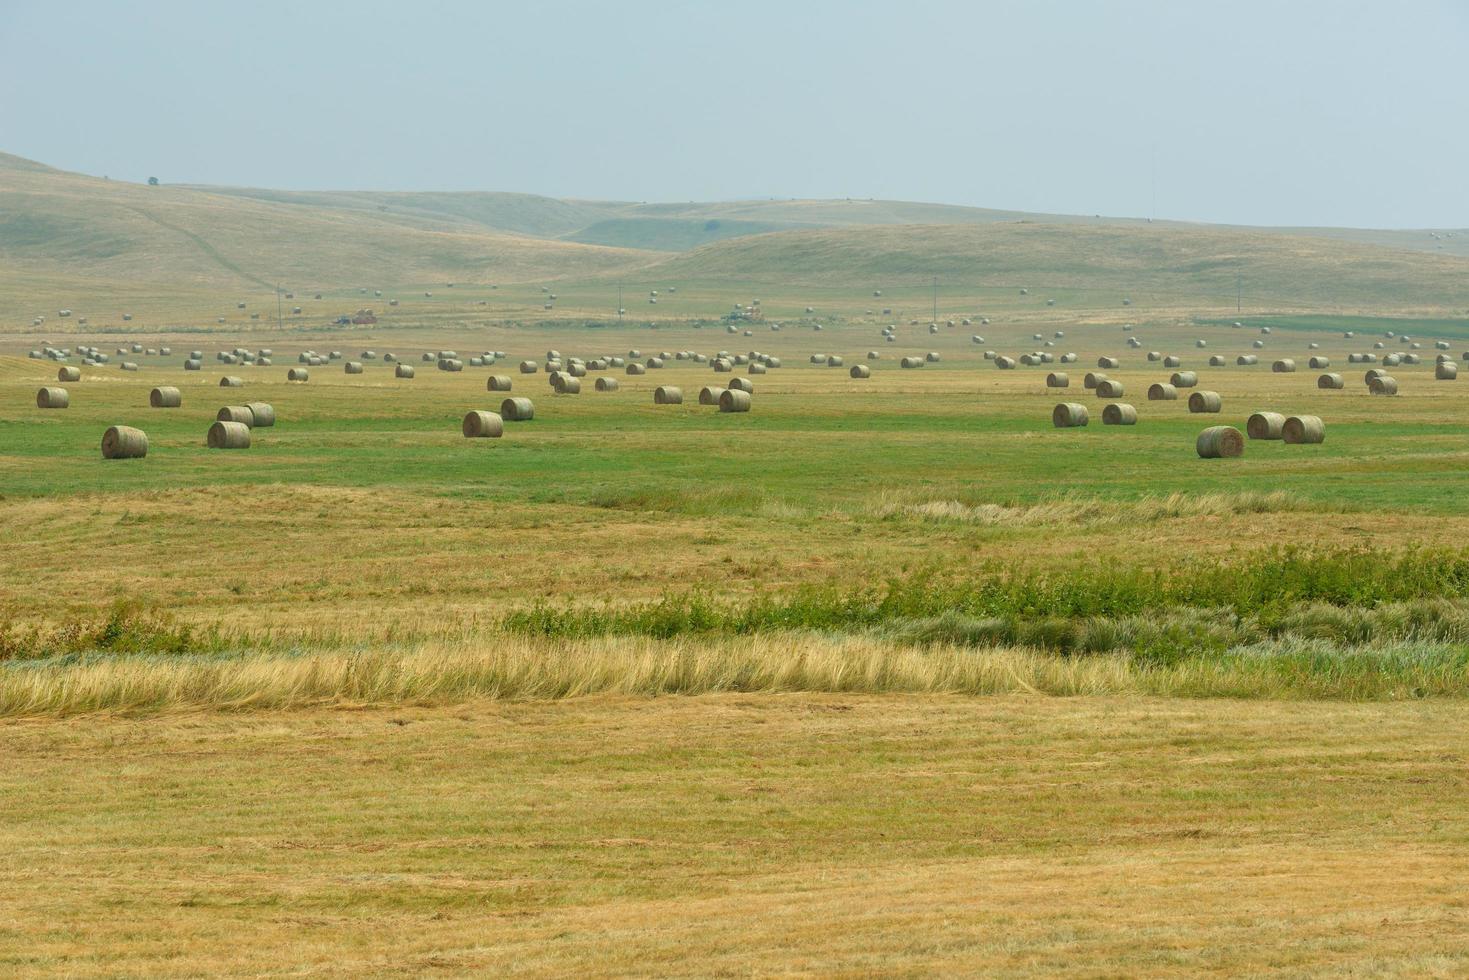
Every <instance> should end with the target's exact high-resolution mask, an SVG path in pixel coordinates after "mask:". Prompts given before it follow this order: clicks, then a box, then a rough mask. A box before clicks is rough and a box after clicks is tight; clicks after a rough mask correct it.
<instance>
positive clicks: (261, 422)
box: [245, 402, 275, 429]
mask: <svg viewBox="0 0 1469 980" xmlns="http://www.w3.org/2000/svg"><path fill="white" fill-rule="evenodd" d="M245 407H246V408H248V409H249V410H250V419H251V421H250V428H252V429H268V428H270V427H271V426H273V425H275V406H274V405H272V404H270V402H249V403H247V404H246V405H245Z"/></svg>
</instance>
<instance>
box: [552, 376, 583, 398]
mask: <svg viewBox="0 0 1469 980" xmlns="http://www.w3.org/2000/svg"><path fill="white" fill-rule="evenodd" d="M556 378H557V381H556V385H555V388H556V394H558V395H580V394H581V378H574V377H572V376H571V375H569V374H558V375H556Z"/></svg>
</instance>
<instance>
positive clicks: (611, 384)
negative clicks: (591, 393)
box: [596, 377, 618, 391]
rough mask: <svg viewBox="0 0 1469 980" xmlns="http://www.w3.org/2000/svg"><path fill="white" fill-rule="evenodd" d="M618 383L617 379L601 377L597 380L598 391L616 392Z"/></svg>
mask: <svg viewBox="0 0 1469 980" xmlns="http://www.w3.org/2000/svg"><path fill="white" fill-rule="evenodd" d="M617 388H618V383H617V379H616V378H608V377H601V378H598V379H597V384H596V389H597V390H598V391H616V390H617Z"/></svg>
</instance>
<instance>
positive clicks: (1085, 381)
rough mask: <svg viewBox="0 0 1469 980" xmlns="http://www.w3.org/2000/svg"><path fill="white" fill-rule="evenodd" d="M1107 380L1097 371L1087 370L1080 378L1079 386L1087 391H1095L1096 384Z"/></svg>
mask: <svg viewBox="0 0 1469 980" xmlns="http://www.w3.org/2000/svg"><path fill="white" fill-rule="evenodd" d="M1106 380H1107V376H1106V375H1105V374H1102V373H1101V372H1099V371H1088V372H1087V373H1086V375H1085V376H1084V377H1083V378H1082V379H1081V386H1082V387H1083V388H1085V389H1086V390H1087V391H1095V390H1096V389H1097V385H1099V384H1101V383H1102V382H1103V381H1106Z"/></svg>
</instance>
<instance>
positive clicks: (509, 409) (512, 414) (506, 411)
mask: <svg viewBox="0 0 1469 980" xmlns="http://www.w3.org/2000/svg"><path fill="white" fill-rule="evenodd" d="M500 417H501V418H503V419H504V420H505V421H506V422H529V421H530V420H531V419H533V418H535V417H536V407H535V405H534V404H532V403H531V400H530V399H529V398H507V399H505V400H504V401H502V402H501V403H500Z"/></svg>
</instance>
